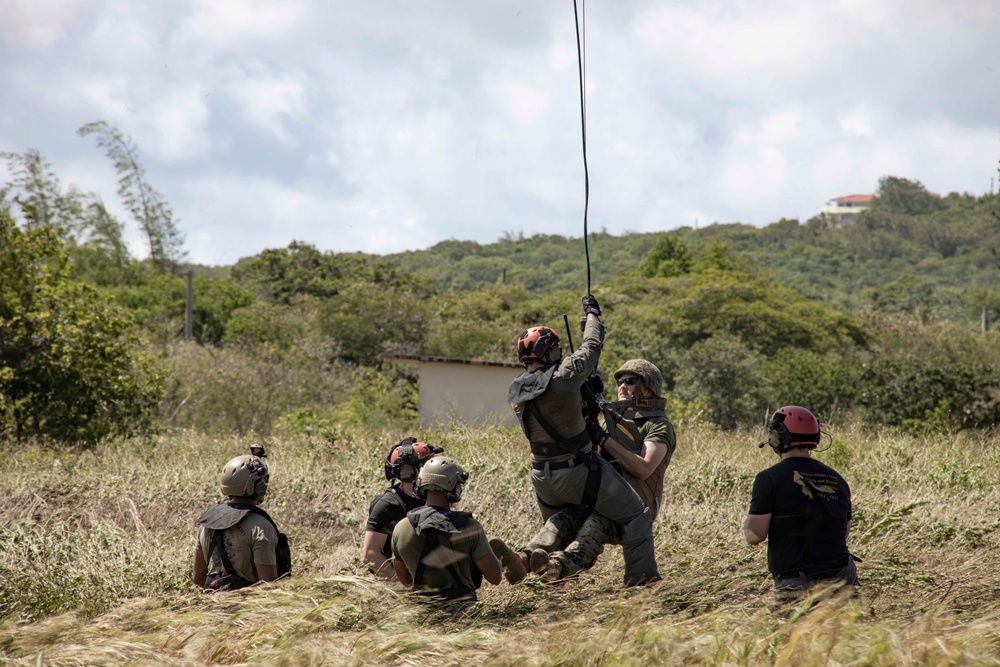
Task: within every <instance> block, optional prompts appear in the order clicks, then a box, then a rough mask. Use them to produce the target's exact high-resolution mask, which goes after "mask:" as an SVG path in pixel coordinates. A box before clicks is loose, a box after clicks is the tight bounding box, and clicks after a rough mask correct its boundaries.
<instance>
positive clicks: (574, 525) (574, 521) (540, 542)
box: [523, 505, 590, 553]
mask: <svg viewBox="0 0 1000 667" xmlns="http://www.w3.org/2000/svg"><path fill="white" fill-rule="evenodd" d="M589 515H590V510H588V509H587V508H586V507H584V506H583V505H570V506H568V507H562V508H560V509H559V510H557V511H556V512H555V513H554V514H552V515H551V516H549V518H548V519H546V520H545V525H544V526H542V528H541V530H539V531H538V532H537V533H535V536H534V537H533V538H531V541H530V542H528V544H527V545H526V546H525V547H524V549H523V551H527V552H529V553H530V552H531V551H532V550H533V549H544V550H545V551H546V552H547V553H552V552H553V551H562V550H563V549H565V548H566V547H567V546H569V543H570V542H572V541H573V538H574V537H576V534H577V533H578V532H579V531H580V528H581V527H582V526H583V522H584V521H585V520H586V519H587V517H588V516H589Z"/></svg>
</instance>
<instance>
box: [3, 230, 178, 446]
mask: <svg viewBox="0 0 1000 667" xmlns="http://www.w3.org/2000/svg"><path fill="white" fill-rule="evenodd" d="M162 380H163V378H162V373H161V370H160V369H159V367H158V366H156V365H155V364H154V363H153V362H152V361H151V359H150V357H148V356H147V355H145V354H144V353H143V352H142V351H141V348H140V344H139V340H138V338H137V337H136V335H135V333H134V332H133V326H132V320H131V318H130V317H129V316H128V315H127V314H125V313H124V312H122V311H120V310H119V309H117V308H115V307H113V306H112V305H111V303H110V302H109V301H108V300H107V299H106V298H104V297H102V296H100V295H99V294H98V293H97V292H96V290H94V289H93V288H92V287H90V286H88V285H85V284H83V283H80V282H76V281H74V280H72V279H71V278H70V277H69V272H68V269H67V256H66V252H65V250H64V248H63V246H62V243H61V242H60V241H59V240H58V238H57V236H56V234H55V232H54V231H53V230H51V229H49V228H47V227H41V228H35V229H30V230H26V231H22V230H20V229H19V228H18V227H17V225H16V224H14V222H13V220H12V219H11V218H10V217H9V216H8V215H7V214H6V213H5V212H3V211H0V435H6V436H9V437H14V438H16V439H18V440H21V439H23V438H30V437H40V438H44V439H49V440H53V441H58V442H63V443H70V444H83V445H92V444H94V443H95V442H97V441H98V440H100V439H101V438H103V437H105V436H108V435H122V436H125V435H130V434H132V433H137V432H143V431H146V430H147V429H148V428H149V426H150V423H151V418H152V412H153V408H154V406H155V405H156V402H157V401H158V400H159V398H160V396H161V395H162V392H163V389H162Z"/></svg>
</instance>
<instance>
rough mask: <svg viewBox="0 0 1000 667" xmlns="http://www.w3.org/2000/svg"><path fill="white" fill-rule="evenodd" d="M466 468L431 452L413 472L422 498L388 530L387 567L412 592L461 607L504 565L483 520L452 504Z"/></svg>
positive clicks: (462, 484)
mask: <svg viewBox="0 0 1000 667" xmlns="http://www.w3.org/2000/svg"><path fill="white" fill-rule="evenodd" d="M468 479H469V473H467V472H466V471H465V470H463V469H462V466H460V465H459V464H458V463H457V462H456V461H455V459H453V458H449V457H446V456H435V457H434V458H432V459H430V460H429V461H427V462H426V463H425V464H424V465H423V466H422V467H421V468H420V472H419V473H418V474H417V480H416V484H415V485H414V491H415V492H416V494H417V496H418V497H420V498H422V499H423V500H424V501H425V503H426V504H425V505H424V506H423V507H418V508H416V509H414V510H411V511H410V512H409V513H408V514H407V515H406V519H405V520H403V521H400V522H399V523H397V524H396V528H395V529H394V530H393V531H392V558H393V560H392V567H393V569H394V570H395V571H396V576H397V577H398V578H399V580H400V581H401V582H402V583H403V584H404V585H406V586H411V587H412V588H413V590H414V591H416V592H418V593H420V594H422V595H426V596H427V597H429V598H431V599H433V600H435V601H438V602H442V603H444V604H445V607H444V608H445V610H446V611H449V612H458V611H461V610H462V609H463V608H464V607H465V606H467V605H468V604H471V603H472V602H475V601H476V589H478V588H479V586H480V585H481V584H482V581H483V578H485V579H486V580H487V581H488V582H490V583H491V584H499V583H500V581H501V580H502V578H503V570H502V568H501V565H500V561H499V560H498V559H497V557H496V555H495V554H494V553H493V550H492V549H491V548H490V542H489V540H487V538H486V531H485V530H484V529H483V527H482V525H481V524H480V523H479V522H478V521H476V520H475V519H474V518H472V515H471V514H469V513H468V512H457V511H455V510H452V509H451V507H452V505H454V504H455V503H457V502H459V501H460V500H461V499H462V490H463V489H464V488H465V482H466V481H467V480H468Z"/></svg>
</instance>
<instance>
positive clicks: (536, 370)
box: [502, 296, 661, 586]
mask: <svg viewBox="0 0 1000 667" xmlns="http://www.w3.org/2000/svg"><path fill="white" fill-rule="evenodd" d="M583 308H584V317H585V325H584V331H583V342H582V343H581V344H580V347H579V348H578V349H577V350H576V352H574V353H573V354H571V355H570V356H568V357H565V358H563V356H562V350H561V349H560V347H559V336H558V334H556V332H555V331H554V330H552V329H550V328H549V327H544V326H536V327H532V328H530V329H528V330H527V331H525V332H524V333H522V334H521V336H520V337H519V338H518V342H517V349H518V359H519V360H520V361H521V363H522V364H524V367H525V372H524V373H522V374H521V375H519V376H518V377H517V378H515V380H514V382H513V383H512V384H511V386H510V390H509V391H508V394H507V400H508V402H509V403H510V404H511V405H512V406H513V407H514V413H515V414H516V415H517V418H518V420H519V422H520V423H521V429H522V431H523V432H524V435H525V437H526V438H527V439H528V442H529V443H530V444H531V483H532V486H533V487H534V489H535V497H536V499H537V501H538V506H539V509H540V510H541V513H542V520H543V521H547V520H548V519H549V518H550V517H551V516H553V515H554V514H556V512H558V511H559V510H560V509H562V508H564V507H569V506H577V507H581V506H582V507H583V508H586V509H585V510H584V513H585V512H586V511H588V510H590V511H594V512H597V513H599V514H601V515H603V516H604V517H606V518H607V519H609V520H610V521H611V522H613V523H614V524H616V526H617V528H618V529H620V531H621V534H622V551H623V555H624V557H625V575H624V583H625V585H626V586H636V585H640V584H645V583H649V582H652V581H657V580H659V579H660V578H661V577H660V574H659V571H658V570H657V566H656V557H655V554H654V551H653V529H652V516H651V514H650V511H649V509H648V508H647V507H646V505H645V504H644V503H643V502H642V499H641V498H640V497H639V496H638V495H637V494H636V492H635V491H634V490H633V489H632V487H631V486H629V484H628V482H626V481H625V479H624V478H623V477H622V476H621V475H620V474H618V472H617V471H616V470H615V469H614V468H613V467H612V466H611V464H610V463H609V462H608V461H606V460H605V459H604V458H602V457H601V456H599V455H598V454H597V451H596V450H595V439H596V441H597V444H599V443H600V441H601V440H603V438H604V437H606V434H605V433H603V432H594V430H592V429H591V428H589V427H588V425H587V422H586V420H585V418H584V414H583V408H584V404H583V397H582V394H581V390H582V388H583V386H584V383H585V382H586V381H587V378H588V377H589V376H590V375H591V374H592V373H594V372H595V370H596V368H597V363H598V361H599V359H600V356H601V349H602V347H603V344H604V325H603V324H602V323H601V320H600V314H601V310H600V307H599V306H598V304H597V300H596V299H595V298H594V297H593V296H587V297H585V298H584V299H583ZM574 532H575V531H574ZM550 537H551V538H552V539H551V540H550V541H549V542H548V543H545V541H544V540H543V541H537V540H536V541H533V543H532V544H530V545H529V547H530V548H531V549H532V555H534V554H535V553H536V552H537V551H542V552H552V551H556V550H560V549H563V548H565V546H566V543H565V540H567V539H571V538H572V534H570V535H569V536H561V535H559V534H558V533H551V534H550ZM502 556H503V557H504V561H505V563H504V564H505V565H509V566H510V568H511V569H523V568H524V565H523V564H520V565H518V564H517V563H515V562H514V561H513V559H512V558H511V555H510V554H502ZM514 556H515V557H516V558H518V559H522V563H523V557H518V556H517V555H514ZM533 561H534V559H533V558H532V562H531V565H534V562H533Z"/></svg>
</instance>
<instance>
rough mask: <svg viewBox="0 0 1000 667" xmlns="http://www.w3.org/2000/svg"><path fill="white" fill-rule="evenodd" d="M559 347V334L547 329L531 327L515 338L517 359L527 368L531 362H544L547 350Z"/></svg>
mask: <svg viewBox="0 0 1000 667" xmlns="http://www.w3.org/2000/svg"><path fill="white" fill-rule="evenodd" d="M557 345H559V334H557V333H556V331H555V329H551V328H549V327H531V328H530V329H528V330H527V331H525V332H524V333H522V334H521V335H520V336H518V337H517V358H518V360H519V361H520V362H521V363H522V364H524V365H525V366H527V365H528V364H530V363H531V362H533V361H545V355H546V354H548V352H549V350H551V349H552V348H553V347H556V346H557Z"/></svg>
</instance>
